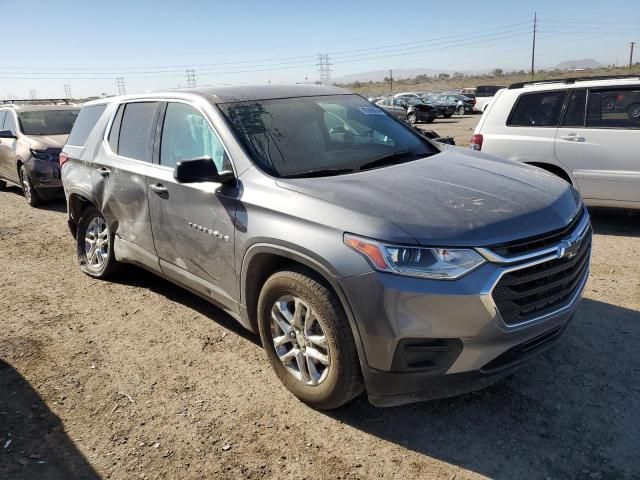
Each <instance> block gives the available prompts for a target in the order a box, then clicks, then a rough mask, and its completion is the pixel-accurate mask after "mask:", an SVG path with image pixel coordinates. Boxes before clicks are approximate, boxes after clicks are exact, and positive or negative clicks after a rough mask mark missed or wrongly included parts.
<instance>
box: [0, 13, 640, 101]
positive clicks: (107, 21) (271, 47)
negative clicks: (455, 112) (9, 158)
mask: <svg viewBox="0 0 640 480" xmlns="http://www.w3.org/2000/svg"><path fill="white" fill-rule="evenodd" d="M0 9H1V10H0V11H2V12H11V13H10V14H9V15H2V17H3V18H4V21H3V22H2V24H1V25H2V33H3V38H4V39H5V42H4V45H5V48H4V49H3V55H2V61H1V62H0V98H7V97H8V96H13V97H14V98H15V97H17V98H29V96H30V95H31V93H32V90H35V92H34V93H35V94H36V95H37V97H38V98H47V97H48V98H51V97H64V96H65V85H69V87H68V88H70V89H71V92H72V95H73V96H74V97H85V96H92V95H100V94H102V93H106V94H117V93H118V88H117V84H116V78H118V77H121V78H123V79H124V85H125V89H126V93H139V92H144V91H148V90H158V89H167V88H177V87H186V86H187V79H186V70H187V69H193V70H195V76H196V83H197V85H198V86H201V85H217V84H240V83H266V82H272V83H282V82H284V83H293V82H305V81H308V82H309V83H311V82H313V81H316V80H317V79H318V78H319V73H318V67H317V63H318V61H317V56H318V54H319V53H322V54H328V55H329V63H331V76H332V77H333V78H336V77H340V76H342V75H348V74H354V73H359V72H366V71H372V70H388V69H396V70H397V69H411V68H431V69H439V70H458V71H477V70H489V69H494V68H501V69H503V70H505V71H508V70H513V69H518V70H519V69H525V70H527V69H529V68H530V63H531V40H532V38H531V37H532V35H531V32H532V29H533V16H534V12H537V16H538V31H537V45H536V52H537V54H536V65H537V67H539V68H545V67H551V66H554V65H556V64H558V63H559V62H561V61H565V60H576V59H582V58H593V59H595V60H596V61H598V62H601V63H603V64H614V63H617V64H618V65H623V64H626V63H627V62H628V60H629V42H631V41H635V42H638V45H636V52H637V53H636V55H635V58H636V59H637V60H638V61H640V5H639V1H638V0H625V1H622V0H608V1H606V2H602V1H601V0H599V1H593V0H563V1H558V0H537V1H535V2H530V1H517V0H508V1H503V0H497V1H491V0H484V1H483V2H479V1H477V0H448V1H440V0H436V1H428V0H419V1H413V0H404V1H402V2H397V1H396V2H389V1H388V0H387V1H384V2H383V1H377V0H368V1H366V2H358V1H348V0H341V1H334V0H326V1H288V0H281V1H254V0H246V1H244V0H226V1H196V0H194V1H190V0H182V1H176V0H173V1H165V0H155V1H147V0H140V1H136V0H130V1H121V0H109V1H108V2H103V1H100V2H98V1H92V0H84V1H65V0H56V1H51V0H49V1H38V0H32V1H27V0H11V1H8V0H0ZM8 39H11V40H9V41H7V40H8Z"/></svg>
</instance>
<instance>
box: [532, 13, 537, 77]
mask: <svg viewBox="0 0 640 480" xmlns="http://www.w3.org/2000/svg"><path fill="white" fill-rule="evenodd" d="M537 27H538V12H533V44H532V45H531V79H532V80H533V76H534V75H535V73H536V70H535V64H536V29H537Z"/></svg>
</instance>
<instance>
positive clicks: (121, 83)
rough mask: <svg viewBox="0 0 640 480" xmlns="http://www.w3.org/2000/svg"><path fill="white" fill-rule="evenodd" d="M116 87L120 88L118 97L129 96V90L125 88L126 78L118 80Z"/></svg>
mask: <svg viewBox="0 0 640 480" xmlns="http://www.w3.org/2000/svg"><path fill="white" fill-rule="evenodd" d="M116 86H117V87H118V95H126V94H127V90H126V89H125V87H124V77H118V78H116Z"/></svg>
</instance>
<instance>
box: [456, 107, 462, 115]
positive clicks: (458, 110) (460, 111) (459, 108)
mask: <svg viewBox="0 0 640 480" xmlns="http://www.w3.org/2000/svg"><path fill="white" fill-rule="evenodd" d="M456 113H457V114H458V115H464V107H463V106H462V105H461V106H459V107H458V109H457V110H456Z"/></svg>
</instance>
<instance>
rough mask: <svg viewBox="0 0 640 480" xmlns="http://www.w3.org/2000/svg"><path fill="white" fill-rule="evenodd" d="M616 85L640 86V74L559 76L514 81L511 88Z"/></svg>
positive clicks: (560, 88)
mask: <svg viewBox="0 0 640 480" xmlns="http://www.w3.org/2000/svg"><path fill="white" fill-rule="evenodd" d="M615 86H640V76H636V77H634V78H610V79H593V80H591V79H589V78H576V79H571V78H559V79H557V80H543V81H539V82H536V81H533V82H531V83H524V82H523V83H514V84H512V85H510V86H509V90H517V89H524V90H527V91H530V90H533V91H538V90H566V89H567V88H591V87H615Z"/></svg>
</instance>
